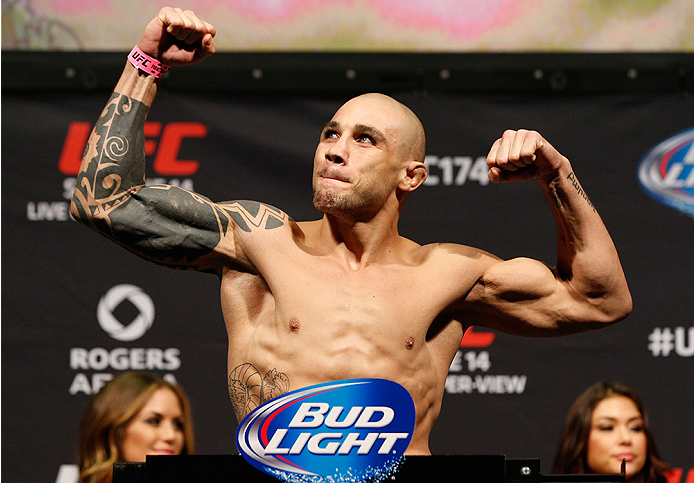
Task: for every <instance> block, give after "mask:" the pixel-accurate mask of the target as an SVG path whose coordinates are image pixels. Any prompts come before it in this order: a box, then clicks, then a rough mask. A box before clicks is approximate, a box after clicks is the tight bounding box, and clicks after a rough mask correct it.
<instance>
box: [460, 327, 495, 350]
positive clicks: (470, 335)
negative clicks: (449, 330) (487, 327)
mask: <svg viewBox="0 0 694 483" xmlns="http://www.w3.org/2000/svg"><path fill="white" fill-rule="evenodd" d="M473 329H474V327H468V329H467V330H466V331H465V335H463V340H462V341H461V342H460V347H487V346H490V345H492V342H494V337H496V335H495V334H494V332H475V331H474V330H473Z"/></svg>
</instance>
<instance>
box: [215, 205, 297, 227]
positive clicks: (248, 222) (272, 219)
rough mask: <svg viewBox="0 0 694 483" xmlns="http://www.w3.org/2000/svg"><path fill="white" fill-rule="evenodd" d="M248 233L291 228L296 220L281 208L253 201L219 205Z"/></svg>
mask: <svg viewBox="0 0 694 483" xmlns="http://www.w3.org/2000/svg"><path fill="white" fill-rule="evenodd" d="M217 205H218V206H219V207H220V208H221V209H222V210H224V211H225V212H226V213H227V214H228V215H229V216H230V217H231V219H232V220H233V221H234V223H235V224H236V226H237V227H238V228H239V229H240V230H241V231H242V232H246V233H252V232H257V231H269V230H275V229H277V228H281V227H286V226H291V225H292V224H294V220H292V219H291V217H290V216H289V215H288V214H287V213H285V212H284V211H282V210H280V209H279V208H277V207H275V206H272V205H270V204H268V203H262V202H260V201H253V200H233V201H224V202H221V203H218V204H217Z"/></svg>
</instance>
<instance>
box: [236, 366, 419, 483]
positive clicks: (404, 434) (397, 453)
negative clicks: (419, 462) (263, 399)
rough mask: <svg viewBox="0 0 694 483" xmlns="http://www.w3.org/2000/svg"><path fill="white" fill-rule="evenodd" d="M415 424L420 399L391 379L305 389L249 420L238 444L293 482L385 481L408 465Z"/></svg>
mask: <svg viewBox="0 0 694 483" xmlns="http://www.w3.org/2000/svg"><path fill="white" fill-rule="evenodd" d="M414 422H415V409H414V402H413V401H412V397H411V396H410V394H409V393H408V392H407V390H406V389H405V388H404V387H402V386H401V385H399V384H397V383H395V382H392V381H388V380H385V379H346V380H341V381H333V382H328V383H325V384H318V385H316V386H310V387H305V388H302V389H297V390H296V391H292V392H289V393H287V394H284V395H282V396H279V397H277V398H275V399H272V400H271V401H268V402H267V403H265V404H264V405H262V406H260V407H258V408H256V409H255V410H254V411H253V412H251V413H250V414H249V415H248V416H246V417H245V418H244V420H243V421H241V424H240V425H239V427H238V430H237V432H236V442H237V446H238V449H239V451H240V452H241V454H242V455H243V457H244V458H245V459H246V460H247V461H248V462H249V463H251V464H252V465H253V466H255V467H256V468H258V469H259V470H262V471H264V472H266V473H268V474H270V475H272V476H275V477H276V478H279V479H282V480H284V481H289V482H307V483H308V482H310V483H327V482H344V483H348V482H362V481H368V482H378V481H382V480H383V479H385V478H388V477H390V476H392V475H393V474H394V473H395V471H397V468H398V466H399V464H400V462H401V460H402V455H403V454H404V453H405V450H406V449H407V447H408V445H409V444H410V440H411V439H412V431H413V429H414Z"/></svg>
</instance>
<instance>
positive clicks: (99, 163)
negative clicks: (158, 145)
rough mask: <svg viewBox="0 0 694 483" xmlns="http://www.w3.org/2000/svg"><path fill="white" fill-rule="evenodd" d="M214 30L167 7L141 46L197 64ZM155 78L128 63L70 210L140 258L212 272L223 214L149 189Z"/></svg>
mask: <svg viewBox="0 0 694 483" xmlns="http://www.w3.org/2000/svg"><path fill="white" fill-rule="evenodd" d="M214 35H215V29H214V27H213V26H212V25H210V24H208V23H206V22H204V21H202V20H200V19H198V18H197V17H196V16H195V14H194V13H193V12H191V11H183V10H181V9H177V8H176V9H175V8H170V7H164V8H163V9H161V10H160V12H159V13H158V14H157V16H156V17H155V18H153V19H152V20H151V21H150V22H149V24H148V25H147V27H146V28H145V31H144V33H143V35H142V38H141V39H140V42H139V43H138V47H139V48H140V49H141V50H142V52H144V53H145V54H147V55H149V56H151V57H153V58H155V59H157V60H159V61H160V62H162V63H164V64H167V65H186V64H193V63H196V62H199V61H200V60H202V59H204V58H205V57H207V56H209V55H211V54H213V53H214V51H215V45H214V40H213V37H214ZM156 90H157V80H156V78H155V77H154V76H152V75H149V74H146V73H144V72H142V71H140V70H138V69H137V68H136V67H134V66H133V65H131V64H130V63H127V64H126V66H125V69H124V71H123V74H122V76H121V78H120V80H119V82H118V84H117V86H116V88H115V90H114V93H113V95H112V96H111V99H110V100H109V102H108V103H107V105H106V107H105V108H104V110H103V112H102V114H101V117H100V118H99V120H98V121H97V123H96V125H95V127H94V130H93V131H92V133H91V136H90V138H89V140H88V142H87V146H86V149H85V152H84V155H83V158H82V165H81V166H80V171H79V174H78V177H77V186H76V188H75V192H74V195H73V199H72V205H71V212H72V215H73V217H74V218H75V219H77V220H78V221H80V222H82V223H84V224H86V225H88V226H90V227H91V228H93V229H95V230H97V231H99V232H101V233H102V234H104V235H106V236H107V237H109V238H111V239H112V240H114V241H116V242H117V243H119V244H121V245H123V246H125V247H126V248H128V249H130V250H131V251H133V252H135V253H136V254H138V255H140V256H142V257H144V258H147V259H149V260H152V261H155V262H157V263H161V264H164V265H170V266H177V267H181V268H195V269H208V268H212V267H211V266H207V265H208V262H206V261H204V257H205V255H207V254H209V253H211V252H212V250H213V249H214V248H215V247H217V245H218V244H219V242H220V240H221V239H222V238H223V237H224V235H225V233H226V230H227V229H228V226H229V216H228V213H226V212H225V210H223V209H220V207H219V206H218V205H215V204H213V203H211V202H210V201H209V200H207V199H206V198H204V197H202V196H199V195H196V194H194V193H191V192H188V191H185V190H182V189H180V188H176V187H172V186H164V187H151V188H146V187H145V154H144V132H143V128H144V123H145V119H146V117H147V113H148V111H149V107H150V105H151V104H152V101H153V99H154V96H155V95H156Z"/></svg>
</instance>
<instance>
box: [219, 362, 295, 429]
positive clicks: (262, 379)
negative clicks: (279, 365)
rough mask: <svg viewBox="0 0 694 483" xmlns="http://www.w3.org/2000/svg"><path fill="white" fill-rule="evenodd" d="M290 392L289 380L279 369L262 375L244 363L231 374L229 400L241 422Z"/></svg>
mask: <svg viewBox="0 0 694 483" xmlns="http://www.w3.org/2000/svg"><path fill="white" fill-rule="evenodd" d="M288 390H289V378H288V377H287V375H286V374H284V373H282V372H279V371H278V370H277V369H270V370H269V371H267V372H266V373H265V375H264V376H261V375H260V372H259V371H258V369H256V368H255V366H254V365H253V364H249V363H244V364H241V365H240V366H237V367H236V368H234V369H233V370H232V371H231V372H230V373H229V398H230V399H231V403H232V405H233V406H234V412H235V413H236V418H237V419H238V421H239V422H240V421H241V420H242V419H243V418H244V417H245V416H246V415H247V414H248V413H250V412H251V411H253V410H254V409H255V408H257V407H258V406H260V405H261V404H263V403H265V402H267V401H269V400H270V399H272V398H275V397H277V396H280V395H282V394H284V393H286V392H287V391H288Z"/></svg>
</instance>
